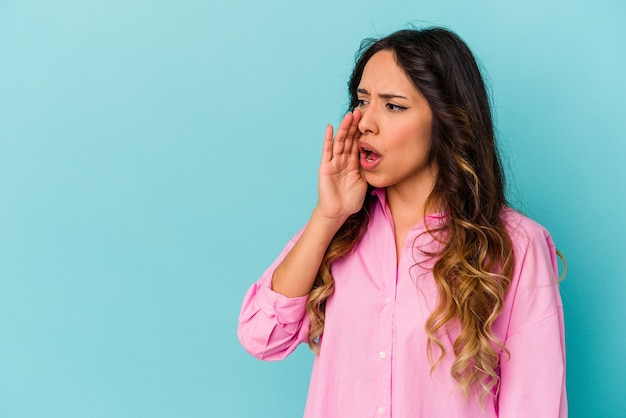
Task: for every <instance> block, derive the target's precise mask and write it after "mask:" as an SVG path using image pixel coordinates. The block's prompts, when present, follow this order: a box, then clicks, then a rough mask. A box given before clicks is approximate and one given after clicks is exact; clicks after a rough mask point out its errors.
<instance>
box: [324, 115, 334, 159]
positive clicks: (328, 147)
mask: <svg viewBox="0 0 626 418" xmlns="http://www.w3.org/2000/svg"><path fill="white" fill-rule="evenodd" d="M332 156H333V125H331V124H330V123H329V124H328V125H326V132H324V146H323V147H322V161H325V162H328V161H330V160H331V159H332Z"/></svg>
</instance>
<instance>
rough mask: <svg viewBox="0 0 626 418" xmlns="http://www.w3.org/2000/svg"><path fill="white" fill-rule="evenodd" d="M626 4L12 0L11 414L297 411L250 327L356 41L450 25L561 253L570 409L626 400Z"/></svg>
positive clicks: (302, 209) (625, 409)
mask: <svg viewBox="0 0 626 418" xmlns="http://www.w3.org/2000/svg"><path fill="white" fill-rule="evenodd" d="M625 18H626V6H625V3H624V2H622V1H620V0H614V1H610V0H601V1H596V2H588V1H543V0H531V1H515V2H508V1H497V0H493V1H486V0H485V1H472V2H469V1H461V0H445V1H437V2H435V1H417V0H412V1H399V0H386V1H375V0H369V1H363V0H360V1H356V0H347V1H341V2H338V1H329V0H321V1H317V2H295V1H287V0H282V1H265V2H253V1H244V0H233V1H228V2H226V1H216V0H208V1H199V0H197V1H180V2H172V1H147V0H137V1H122V0H117V1H115V0H111V1H101V2H95V1H91V2H89V1H78V0H73V1H72V0H59V1H32V0H20V1H11V0H4V1H0V418H35V417H36V418H40V417H41V418H57V417H58V418H84V417H115V418H126V417H128V418H148V417H150V418H152V417H234V418H238V417H261V418H264V417H271V418H282V417H285V418H292V417H297V416H301V414H302V410H303V406H304V401H305V396H306V391H307V385H308V378H309V373H310V367H311V361H312V358H313V357H312V354H311V353H310V352H309V351H308V349H307V348H306V347H301V348H300V349H298V350H297V351H296V352H295V353H294V354H293V355H292V356H291V357H290V358H288V359H286V360H285V361H283V362H279V363H262V362H260V361H258V360H255V359H253V358H252V357H250V356H249V355H247V354H246V353H245V352H244V350H243V349H242V348H241V347H240V345H239V342H238V341H237V337H236V327H237V317H238V313H239V308H240V303H241V299H242V297H243V294H244V292H245V290H246V289H247V288H248V286H249V285H250V284H251V283H252V282H253V281H254V280H256V279H257V277H258V276H259V275H260V274H261V273H262V271H263V270H264V269H265V267H266V266H267V265H268V264H269V263H270V262H271V261H272V260H273V259H274V257H275V256H276V255H277V254H278V252H279V251H280V249H281V248H282V247H283V245H284V244H285V243H286V242H287V240H288V238H289V237H290V236H291V234H293V233H294V232H295V231H297V230H298V229H299V228H300V227H301V226H302V225H303V223H304V222H305V221H306V220H307V218H308V215H309V213H310V211H311V209H312V208H313V205H314V204H315V200H316V171H317V165H318V161H319V157H320V149H321V148H320V145H321V140H322V135H323V132H324V128H325V126H326V123H328V122H331V123H333V124H336V123H337V122H338V121H339V120H340V118H341V116H342V114H343V112H344V111H345V110H346V106H347V93H346V88H345V87H346V81H347V77H348V74H349V72H350V69H351V66H352V63H353V57H354V53H355V51H356V49H357V47H358V45H359V43H360V41H361V39H363V38H365V37H369V36H379V35H384V34H387V33H389V32H390V31H393V30H396V29H400V28H404V27H406V26H407V25H408V24H414V25H417V26H423V25H445V26H447V27H449V28H451V29H453V30H455V31H456V32H458V33H459V34H460V35H461V36H462V37H463V38H464V39H465V40H466V41H467V42H468V44H469V45H470V46H471V47H472V49H473V50H474V52H475V53H476V55H477V56H478V57H479V59H480V60H481V62H482V65H483V67H484V68H485V70H486V73H485V75H486V78H487V79H488V82H489V85H490V88H491V90H492V92H493V95H492V98H493V105H494V114H495V117H496V122H497V128H498V135H499V138H500V141H501V148H502V151H503V153H504V156H505V160H506V166H507V171H508V172H509V180H510V188H509V197H510V200H511V202H512V203H513V204H514V206H515V207H517V208H518V209H521V210H523V211H524V212H525V213H527V214H528V215H530V216H531V217H533V218H535V219H536V220H538V221H539V222H540V223H542V224H544V225H545V226H546V227H547V228H548V229H549V230H550V231H551V232H552V234H553V236H554V239H555V241H556V244H557V246H558V247H559V248H560V249H561V250H562V251H563V253H564V254H565V256H566V257H567V260H568V263H569V273H568V275H567V278H566V279H565V281H564V282H563V283H562V294H563V299H564V304H565V310H566V327H567V329H566V332H567V355H568V368H567V372H568V379H567V380H568V382H567V383H568V389H569V400H570V411H571V414H570V416H571V417H623V416H626V398H625V397H624V384H625V383H626V380H625V378H624V376H626V366H625V362H624V361H623V357H624V354H623V353H624V350H625V349H626V325H625V324H626V308H625V307H624V306H625V305H624V299H625V295H626V272H625V271H626V261H625V260H626V256H625V255H626V245H625V244H624V242H625V240H624V237H626V223H625V222H624V220H623V216H624V213H625V212H626V200H625V198H624V190H625V189H626V187H625V185H626V164H624V162H623V160H624V156H625V154H626V153H625V152H626V145H625V143H626V128H625V124H624V110H625V105H624V100H625V99H624V98H625V96H626V81H625V80H626V77H624V75H625V74H626V52H625V51H626V48H625V45H626V26H625V25H624V24H623V21H624V19H625Z"/></svg>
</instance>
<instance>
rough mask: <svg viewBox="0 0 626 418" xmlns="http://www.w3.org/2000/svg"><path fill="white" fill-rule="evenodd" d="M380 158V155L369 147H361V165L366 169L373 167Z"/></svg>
mask: <svg viewBox="0 0 626 418" xmlns="http://www.w3.org/2000/svg"><path fill="white" fill-rule="evenodd" d="M378 160H380V155H379V154H377V153H376V152H375V151H373V150H371V149H370V148H367V147H361V165H362V166H363V167H365V168H366V169H373V168H374V167H375V165H376V164H377V163H378Z"/></svg>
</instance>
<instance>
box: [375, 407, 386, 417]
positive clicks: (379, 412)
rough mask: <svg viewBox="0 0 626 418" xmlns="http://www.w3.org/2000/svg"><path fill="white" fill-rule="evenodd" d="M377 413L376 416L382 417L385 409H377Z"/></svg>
mask: <svg viewBox="0 0 626 418" xmlns="http://www.w3.org/2000/svg"><path fill="white" fill-rule="evenodd" d="M377 412H378V415H382V414H384V413H385V408H383V407H382V406H381V407H380V408H378V410H377Z"/></svg>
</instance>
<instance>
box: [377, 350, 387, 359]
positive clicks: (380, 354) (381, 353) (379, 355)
mask: <svg viewBox="0 0 626 418" xmlns="http://www.w3.org/2000/svg"><path fill="white" fill-rule="evenodd" d="M378 357H380V358H385V357H387V354H385V352H384V351H381V352H380V353H378Z"/></svg>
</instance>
